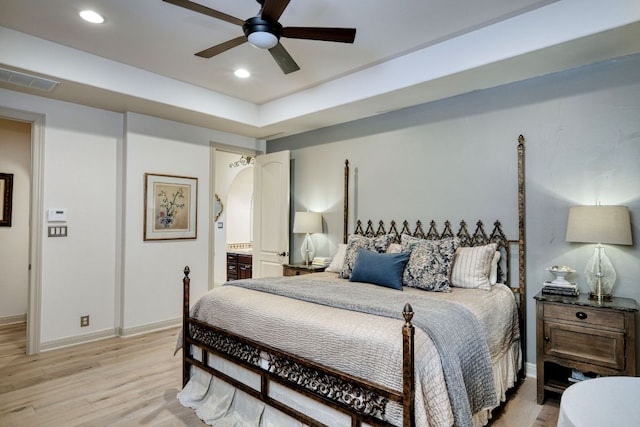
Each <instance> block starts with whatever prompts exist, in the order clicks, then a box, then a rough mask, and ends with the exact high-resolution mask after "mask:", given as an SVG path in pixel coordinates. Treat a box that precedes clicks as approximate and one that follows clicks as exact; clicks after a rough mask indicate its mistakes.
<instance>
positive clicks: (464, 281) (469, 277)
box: [451, 243, 498, 290]
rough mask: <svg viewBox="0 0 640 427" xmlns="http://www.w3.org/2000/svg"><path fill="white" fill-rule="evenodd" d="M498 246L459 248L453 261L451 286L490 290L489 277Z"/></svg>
mask: <svg viewBox="0 0 640 427" xmlns="http://www.w3.org/2000/svg"><path fill="white" fill-rule="evenodd" d="M497 248H498V245H497V244H495V243H490V244H488V245H484V246H474V247H459V248H457V249H456V255H455V258H454V260H453V268H452V270H451V286H456V287H459V288H478V289H485V290H491V282H490V281H489V275H490V273H491V264H492V261H493V259H494V257H495V253H496V249H497Z"/></svg>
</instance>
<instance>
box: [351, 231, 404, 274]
mask: <svg viewBox="0 0 640 427" xmlns="http://www.w3.org/2000/svg"><path fill="white" fill-rule="evenodd" d="M392 239H393V236H392V235H391V234H385V235H382V236H377V237H366V236H361V235H359V234H352V235H350V236H349V239H348V240H347V249H346V251H345V256H344V264H343V265H342V271H341V272H340V277H342V278H343V279H348V278H349V277H351V271H352V270H353V265H354V264H355V262H356V257H357V256H358V248H362V249H366V250H368V251H373V252H378V253H384V252H386V251H387V248H388V247H389V243H391V240H392Z"/></svg>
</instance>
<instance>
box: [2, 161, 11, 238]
mask: <svg viewBox="0 0 640 427" xmlns="http://www.w3.org/2000/svg"><path fill="white" fill-rule="evenodd" d="M0 197H2V199H0V227H11V204H12V203H13V174H12V173H0Z"/></svg>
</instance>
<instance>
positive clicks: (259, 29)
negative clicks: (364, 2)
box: [164, 0, 356, 74]
mask: <svg viewBox="0 0 640 427" xmlns="http://www.w3.org/2000/svg"><path fill="white" fill-rule="evenodd" d="M164 1H165V2H167V3H171V4H174V5H176V6H180V7H184V8H185V9H189V10H193V11H195V12H199V13H203V14H205V15H208V16H211V17H213V18H217V19H221V20H223V21H226V22H229V23H231V24H235V25H239V26H241V27H242V30H243V31H244V35H243V36H239V37H236V38H235V39H231V40H228V41H226V42H224V43H220V44H218V45H216V46H213V47H210V48H208V49H205V50H203V51H200V52H198V53H196V55H197V56H200V57H202V58H211V57H212V56H215V55H218V54H220V53H222V52H226V51H227V50H229V49H231V48H233V47H236V46H239V45H241V44H242V43H244V42H246V41H248V42H249V44H251V45H252V46H254V47H257V48H259V49H268V50H269V53H271V56H273V59H275V61H276V63H277V64H278V65H279V66H280V68H281V69H282V71H283V72H284V73H285V74H289V73H292V72H294V71H298V70H299V69H300V67H299V66H298V64H296V62H295V61H294V60H293V58H292V57H291V55H289V52H287V50H286V49H285V48H284V46H282V44H280V37H288V38H292V39H307V40H322V41H329V42H341V43H353V41H354V40H355V37H356V29H355V28H322V27H283V26H282V25H280V23H279V22H278V19H280V16H281V15H282V13H283V12H284V10H285V9H286V8H287V6H288V5H289V2H290V1H291V0H256V1H257V2H258V3H260V6H261V7H260V12H258V15H256V16H254V17H253V18H249V19H247V20H246V21H243V20H241V19H238V18H236V17H233V16H231V15H227V14H226V13H223V12H220V11H217V10H215V9H211V8H209V7H207V6H204V5H201V4H199V3H194V2H192V1H189V0H164Z"/></svg>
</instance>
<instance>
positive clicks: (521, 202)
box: [518, 135, 527, 377]
mask: <svg viewBox="0 0 640 427" xmlns="http://www.w3.org/2000/svg"><path fill="white" fill-rule="evenodd" d="M524 184H525V180H524V136H522V135H520V136H518V268H519V270H518V276H519V277H518V294H519V296H520V305H519V307H518V314H519V317H520V337H521V341H520V346H521V348H522V367H524V360H525V358H526V356H527V352H526V350H527V347H526V345H527V339H526V326H527V325H526V318H525V316H526V315H527V311H526V295H525V284H526V268H525V267H526V266H525V262H526V258H525V255H524V252H525V210H526V206H525V197H524V196H525V194H524ZM521 375H522V376H523V377H524V369H522V374H521Z"/></svg>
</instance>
